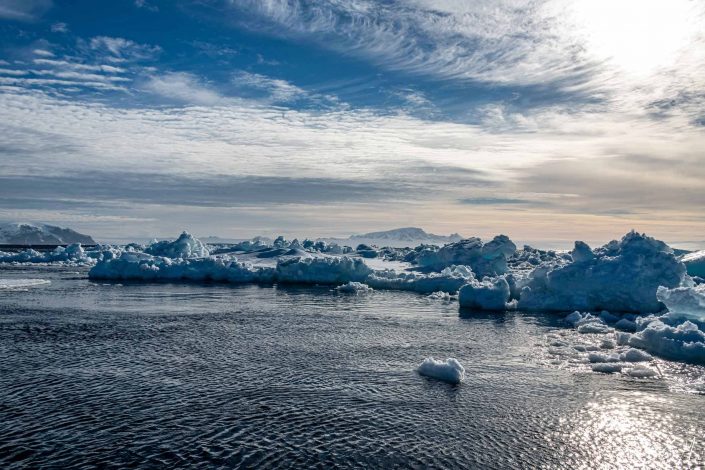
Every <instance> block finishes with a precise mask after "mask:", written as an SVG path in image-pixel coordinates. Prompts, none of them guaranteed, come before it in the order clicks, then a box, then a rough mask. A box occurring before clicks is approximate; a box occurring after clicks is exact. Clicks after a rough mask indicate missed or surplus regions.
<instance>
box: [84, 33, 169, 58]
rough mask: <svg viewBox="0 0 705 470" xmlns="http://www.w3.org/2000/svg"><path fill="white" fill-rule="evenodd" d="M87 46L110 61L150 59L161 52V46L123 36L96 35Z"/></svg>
mask: <svg viewBox="0 0 705 470" xmlns="http://www.w3.org/2000/svg"><path fill="white" fill-rule="evenodd" d="M88 46H89V47H90V48H91V49H93V50H94V51H96V52H98V53H103V54H105V58H106V59H107V60H110V61H112V62H126V61H135V60H137V61H139V60H147V59H152V58H154V57H155V56H156V55H158V54H159V53H160V52H161V47H159V46H153V45H149V44H138V43H136V42H134V41H131V40H129V39H125V38H116V37H109V36H96V37H94V38H91V40H90V41H89V42H88Z"/></svg>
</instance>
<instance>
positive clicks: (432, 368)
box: [416, 357, 465, 384]
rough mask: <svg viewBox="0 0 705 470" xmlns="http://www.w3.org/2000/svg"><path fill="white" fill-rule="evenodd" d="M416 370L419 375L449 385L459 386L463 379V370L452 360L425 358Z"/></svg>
mask: <svg viewBox="0 0 705 470" xmlns="http://www.w3.org/2000/svg"><path fill="white" fill-rule="evenodd" d="M416 370H417V371H418V373H419V374H421V375H424V376H426V377H430V378H432V379H436V380H441V381H443V382H448V383H451V384H459V383H460V382H462V381H463V379H465V368H464V367H463V366H462V365H461V364H460V362H458V360H457V359H454V358H448V359H446V360H445V361H440V360H438V361H437V360H435V359H434V358H433V357H427V358H426V359H424V361H423V362H422V363H421V365H420V366H419V367H418V369H416Z"/></svg>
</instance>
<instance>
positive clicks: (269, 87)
mask: <svg viewBox="0 0 705 470" xmlns="http://www.w3.org/2000/svg"><path fill="white" fill-rule="evenodd" d="M232 81H233V84H234V85H235V86H236V87H237V88H238V89H240V90H242V91H247V90H250V91H259V92H263V93H265V94H266V96H267V97H268V98H270V99H271V100H272V101H274V102H280V103H282V102H288V101H293V100H296V99H298V98H301V97H303V96H306V95H307V93H306V91H304V90H303V89H302V88H299V87H297V86H296V85H294V84H292V83H289V82H288V81H286V80H282V79H277V78H271V77H268V76H266V75H261V74H258V73H251V72H246V71H242V70H241V71H239V72H235V73H234V74H233V79H232Z"/></svg>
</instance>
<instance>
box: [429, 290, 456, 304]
mask: <svg viewBox="0 0 705 470" xmlns="http://www.w3.org/2000/svg"><path fill="white" fill-rule="evenodd" d="M428 298H429V299H433V300H442V301H444V302H450V301H451V300H453V296H452V295H451V294H449V293H448V292H443V291H442V290H439V291H436V292H432V293H430V294H428Z"/></svg>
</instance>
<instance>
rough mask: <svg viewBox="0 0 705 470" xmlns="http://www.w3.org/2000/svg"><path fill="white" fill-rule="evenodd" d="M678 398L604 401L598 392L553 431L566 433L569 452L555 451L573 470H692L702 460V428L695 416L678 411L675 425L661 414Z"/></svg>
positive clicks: (633, 396)
mask: <svg viewBox="0 0 705 470" xmlns="http://www.w3.org/2000/svg"><path fill="white" fill-rule="evenodd" d="M679 398H680V397H679V396H678V395H669V396H668V397H665V396H664V397H658V396H656V395H653V394H651V393H642V392H635V391H630V392H623V393H621V394H620V395H618V396H614V395H611V396H610V397H609V398H603V397H602V396H600V394H598V396H597V397H596V399H595V400H593V401H591V402H589V403H587V404H586V405H585V406H583V407H582V408H580V409H579V410H577V412H576V413H575V414H574V415H573V416H571V417H569V418H567V419H566V422H565V426H562V431H558V432H556V433H553V436H554V437H557V434H558V433H560V434H561V435H563V433H564V432H566V431H567V432H568V433H569V435H570V438H569V439H567V442H569V443H571V444H569V445H570V446H571V447H572V448H570V449H566V448H560V449H558V450H559V452H561V453H565V454H566V460H565V462H566V464H570V466H571V467H573V468H692V467H696V466H697V465H700V464H702V459H703V457H704V456H705V455H704V452H705V448H704V447H703V441H702V436H703V431H704V429H703V425H702V423H700V422H698V420H697V418H696V416H695V415H689V414H687V413H683V414H681V415H680V416H679V417H678V420H680V422H676V419H675V418H674V416H672V415H671V414H670V413H668V412H666V411H665V410H666V409H669V408H672V407H673V405H674V404H673V403H672V401H677V400H679ZM684 419H685V420H686V422H683V420H684ZM548 439H549V441H551V440H553V438H552V437H549V438H548ZM576 464H577V465H576Z"/></svg>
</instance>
